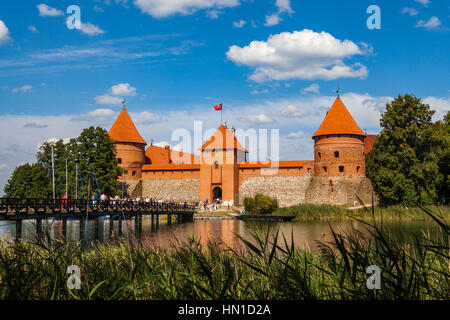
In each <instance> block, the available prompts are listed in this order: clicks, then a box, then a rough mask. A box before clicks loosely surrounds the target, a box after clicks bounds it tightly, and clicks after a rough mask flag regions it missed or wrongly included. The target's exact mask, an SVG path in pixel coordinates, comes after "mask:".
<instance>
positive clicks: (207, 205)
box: [91, 192, 223, 211]
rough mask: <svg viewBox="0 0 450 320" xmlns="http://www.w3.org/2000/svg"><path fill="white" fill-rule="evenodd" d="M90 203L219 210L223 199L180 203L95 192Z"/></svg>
mask: <svg viewBox="0 0 450 320" xmlns="http://www.w3.org/2000/svg"><path fill="white" fill-rule="evenodd" d="M91 204H92V205H93V206H97V205H99V206H104V205H111V206H113V207H115V206H117V205H138V206H141V207H148V208H150V207H154V208H163V209H170V208H174V207H175V206H181V207H182V208H187V207H188V206H192V207H193V209H194V210H196V209H198V210H201V211H216V210H219V209H220V208H221V207H222V205H223V201H222V199H221V198H217V199H214V200H213V201H212V202H209V199H208V198H206V199H204V200H203V201H194V202H191V203H188V202H187V201H184V202H182V203H177V202H175V201H174V200H165V199H162V198H160V199H156V198H151V197H149V196H147V197H145V198H144V197H143V198H141V197H139V196H138V197H123V198H122V197H120V196H118V195H116V196H114V197H112V198H111V197H109V196H108V195H106V194H105V193H102V194H98V193H97V192H95V193H94V194H93V195H92V198H91Z"/></svg>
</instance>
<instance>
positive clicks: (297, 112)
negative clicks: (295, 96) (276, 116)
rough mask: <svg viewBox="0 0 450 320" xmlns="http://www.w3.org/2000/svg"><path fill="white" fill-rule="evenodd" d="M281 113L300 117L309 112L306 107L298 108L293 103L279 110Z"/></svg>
mask: <svg viewBox="0 0 450 320" xmlns="http://www.w3.org/2000/svg"><path fill="white" fill-rule="evenodd" d="M281 114H282V115H283V116H285V117H293V118H301V117H305V116H307V115H308V114H309V113H308V111H307V110H306V109H302V108H298V107H296V106H294V105H288V106H287V107H286V108H284V109H283V110H281Z"/></svg>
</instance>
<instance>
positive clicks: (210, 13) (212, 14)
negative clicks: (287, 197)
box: [206, 10, 222, 19]
mask: <svg viewBox="0 0 450 320" xmlns="http://www.w3.org/2000/svg"><path fill="white" fill-rule="evenodd" d="M221 13H222V11H219V10H209V11H208V12H206V15H207V16H208V17H209V18H210V19H218V18H219V14H221Z"/></svg>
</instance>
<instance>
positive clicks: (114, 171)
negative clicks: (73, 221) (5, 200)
mask: <svg viewBox="0 0 450 320" xmlns="http://www.w3.org/2000/svg"><path fill="white" fill-rule="evenodd" d="M52 146H53V155H54V165H55V194H56V198H62V197H63V196H64V194H65V190H66V188H67V189H68V191H69V192H68V193H69V194H68V197H69V198H75V190H76V189H78V194H77V197H78V198H79V199H82V198H83V197H84V196H85V194H86V193H87V190H88V189H90V190H91V191H92V192H99V189H100V192H101V193H105V194H107V195H109V196H114V195H115V194H117V193H118V192H119V191H120V183H119V182H118V181H117V177H118V176H119V175H120V174H121V173H122V169H121V168H120V167H119V166H118V163H117V158H116V147H115V141H114V140H112V139H111V138H110V137H109V135H108V132H107V131H106V130H104V129H102V128H100V127H90V128H87V129H84V130H83V131H82V132H81V134H80V135H79V136H78V137H77V138H74V139H70V141H68V142H66V143H65V142H64V141H63V140H59V141H56V142H45V143H43V144H42V145H41V146H40V148H39V151H38V153H37V155H36V158H37V164H36V166H37V167H39V168H40V169H39V170H40V171H39V172H38V173H39V176H40V177H42V183H43V185H45V188H44V189H43V190H45V191H46V192H47V193H45V192H44V193H40V195H42V196H41V197H44V194H45V197H47V196H49V197H51V196H52V189H53V186H52V151H51V149H52ZM66 163H67V186H66ZM28 166H29V165H28ZM33 166H35V165H33ZM77 166H78V171H77V170H76V167H77ZM19 168H20V167H18V168H17V169H16V170H18V169H19ZM27 170H28V171H27ZM19 173H20V174H19V175H18V176H17V177H14V174H13V176H12V177H11V179H10V180H11V181H12V184H11V187H8V188H9V189H8V190H9V192H8V191H7V189H6V187H5V193H6V194H7V196H8V195H9V194H22V195H24V194H28V193H29V192H31V191H30V190H29V188H28V187H27V186H26V185H25V183H24V182H23V181H25V180H24V178H23V176H27V175H31V176H33V175H34V174H37V173H36V172H34V171H33V172H31V171H30V169H24V168H22V169H20V170H19ZM27 179H28V180H26V181H30V178H27ZM77 180H78V182H76V181H77ZM76 183H77V184H78V188H76V185H75V184H76ZM89 184H90V188H89V187H88V185H89ZM82 186H83V187H84V192H83V187H82ZM49 190H50V191H49ZM48 192H49V193H48ZM86 196H88V195H87V194H86Z"/></svg>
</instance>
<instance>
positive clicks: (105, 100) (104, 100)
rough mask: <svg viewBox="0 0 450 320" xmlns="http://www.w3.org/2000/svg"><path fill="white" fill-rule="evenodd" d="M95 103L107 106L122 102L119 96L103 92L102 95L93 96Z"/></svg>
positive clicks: (117, 104)
mask: <svg viewBox="0 0 450 320" xmlns="http://www.w3.org/2000/svg"><path fill="white" fill-rule="evenodd" d="M94 100H95V102H97V104H101V105H107V106H120V105H121V104H122V101H123V100H122V98H121V97H115V96H111V95H109V94H104V95H102V96H97V97H95V98H94Z"/></svg>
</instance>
